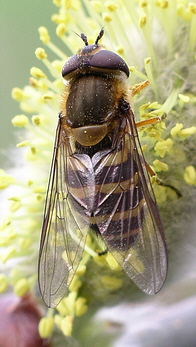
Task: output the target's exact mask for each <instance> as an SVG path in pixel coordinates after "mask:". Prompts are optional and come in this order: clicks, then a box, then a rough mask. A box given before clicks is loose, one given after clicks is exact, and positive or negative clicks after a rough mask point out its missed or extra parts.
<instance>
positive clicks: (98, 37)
mask: <svg viewBox="0 0 196 347" xmlns="http://www.w3.org/2000/svg"><path fill="white" fill-rule="evenodd" d="M103 28H104V27H103ZM103 28H101V30H100V32H99V34H98V36H97V38H96V40H95V45H97V44H98V42H99V40H101V38H102V36H103V34H104V30H103Z"/></svg>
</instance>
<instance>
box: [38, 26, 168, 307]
mask: <svg viewBox="0 0 196 347" xmlns="http://www.w3.org/2000/svg"><path fill="white" fill-rule="evenodd" d="M103 33H104V31H103V29H102V30H101V31H100V33H99V35H98V37H97V39H96V41H95V43H94V44H92V45H89V44H88V41H87V37H86V36H85V35H84V34H81V38H82V40H83V41H84V43H85V46H84V48H83V49H82V50H81V51H80V52H79V53H78V54H76V55H74V56H72V57H71V58H70V59H69V60H68V61H67V62H66V63H65V64H64V66H63V69H62V76H63V78H64V80H65V82H66V83H67V87H66V88H67V92H66V95H65V97H64V101H63V105H62V111H61V112H60V114H59V119H58V125H57V130H56V139H55V143H54V153H53V159H52V165H51V171H50V177H49V184H48V189H47V196H46V202H45V210H44V220H43V227H42V235H41V242H40V253H39V287H40V292H41V295H42V298H43V300H44V302H45V303H46V305H47V306H49V307H55V306H56V305H57V304H58V303H59V302H60V300H61V299H62V298H63V296H64V295H65V293H66V291H67V289H68V287H69V285H70V283H71V281H72V279H73V276H74V274H75V272H76V270H77V267H78V265H79V263H80V260H81V257H82V253H83V250H84V246H85V240H86V237H87V234H88V232H89V229H91V230H93V232H94V233H95V234H96V235H99V236H101V238H102V240H103V242H104V243H105V247H106V249H108V250H109V251H110V252H111V253H112V255H113V256H114V258H115V259H116V260H117V262H118V263H119V264H120V265H121V266H122V268H123V269H124V271H125V272H126V273H127V275H128V276H129V277H130V278H131V280H132V281H133V282H134V283H135V284H136V285H137V286H138V287H139V288H140V289H141V290H142V291H143V292H145V293H148V294H155V293H157V292H158V291H159V290H160V289H161V287H162V285H163V283H164V281H165V278H166V274H167V247H166V241H165V236H164V231H163V227H162V223H161V219H160V216H159V211H158V208H157V204H156V200H155V196H154V192H153V189H152V186H151V182H150V178H149V167H148V165H147V164H146V162H145V159H144V156H143V154H142V150H141V145H140V142H139V138H138V132H137V127H136V123H135V121H134V114H133V111H132V108H131V104H130V99H131V95H130V90H129V88H128V86H127V83H126V81H127V79H128V77H129V69H128V66H127V64H126V63H125V61H124V60H123V59H122V58H121V57H120V56H119V55H117V54H116V53H113V52H111V51H108V50H106V49H104V48H103V47H102V46H100V45H99V44H98V42H99V40H100V39H101V37H102V36H103ZM141 123H142V122H141Z"/></svg>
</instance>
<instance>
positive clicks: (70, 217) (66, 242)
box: [38, 118, 89, 307]
mask: <svg viewBox="0 0 196 347" xmlns="http://www.w3.org/2000/svg"><path fill="white" fill-rule="evenodd" d="M70 148H71V147H70V143H69V138H68V137H67V136H66V133H65V130H64V129H62V126H61V119H60V118H59V123H58V126H57V131H56V139H55V145H54V153H53V159H52V166H51V171H50V177H49V184H48V190H47V196H46V203H45V211H44V220H43V227H42V234H41V241H40V252H39V265H38V267H39V271H38V281H39V287H40V292H41V295H42V297H43V300H44V302H45V303H46V305H47V306H48V307H55V306H57V304H58V303H59V302H60V300H61V299H62V297H63V296H64V295H65V293H66V291H67V288H68V287H69V284H70V282H71V280H72V278H73V276H74V273H75V271H76V269H77V267H78V265H79V262H80V260H81V256H82V252H83V249H84V245H85V240H86V235H87V232H88V228H89V217H88V216H86V214H85V206H82V205H79V204H78V203H77V201H76V200H75V197H74V192H73V191H72V190H73V186H74V187H75V186H76V185H77V189H78V191H81V192H82V191H83V196H85V194H89V192H88V191H87V192H86V191H85V187H84V188H83V184H84V182H82V180H83V181H85V182H86V183H87V182H88V176H89V169H87V167H88V158H86V157H85V159H86V160H87V163H86V162H85V159H84V160H83V163H82V162H81V161H80V159H79V158H75V157H74V155H72V152H71V149H70ZM85 165H87V167H86V166H85ZM79 174H81V175H79ZM80 176H81V177H80ZM86 190H88V189H87V188H86ZM83 205H84V204H83Z"/></svg>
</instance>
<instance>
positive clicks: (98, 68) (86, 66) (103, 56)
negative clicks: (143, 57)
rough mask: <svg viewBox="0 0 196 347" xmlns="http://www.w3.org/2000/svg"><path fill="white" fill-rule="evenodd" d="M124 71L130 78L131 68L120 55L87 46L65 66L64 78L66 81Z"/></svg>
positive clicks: (95, 46)
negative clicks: (89, 74)
mask: <svg viewBox="0 0 196 347" xmlns="http://www.w3.org/2000/svg"><path fill="white" fill-rule="evenodd" d="M117 71H118V72H120V71H123V72H124V73H125V74H126V76H127V77H129V68H128V66H127V64H126V62H125V61H124V59H123V58H122V57H120V56H119V55H118V54H116V53H114V52H111V51H108V50H106V49H103V48H102V47H101V46H100V45H96V44H94V45H88V46H85V47H84V48H83V49H82V50H81V51H80V52H79V53H78V54H75V55H73V56H72V57H71V58H70V59H69V60H68V61H67V62H66V63H65V64H64V66H63V69H62V76H63V78H64V79H65V80H68V81H69V80H70V79H71V78H72V77H76V76H79V75H81V74H86V73H93V72H98V73H112V72H113V73H115V72H117Z"/></svg>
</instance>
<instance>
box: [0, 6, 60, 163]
mask: <svg viewBox="0 0 196 347" xmlns="http://www.w3.org/2000/svg"><path fill="white" fill-rule="evenodd" d="M0 4H1V5H0V25H1V34H0V47H1V55H0V56H1V58H0V60H1V79H0V119H1V126H0V168H4V169H5V168H9V167H12V166H13V162H12V156H13V154H12V151H11V149H12V148H13V147H15V144H16V143H17V142H18V140H17V138H16V136H15V134H16V130H15V128H14V127H13V126H12V124H11V119H12V118H13V117H14V116H15V115H17V114H21V113H23V112H22V111H21V110H20V108H19V104H18V103H17V102H16V101H15V100H13V99H12V97H11V91H12V89H13V88H14V87H20V88H23V87H24V86H25V85H27V84H28V83H29V82H28V81H29V76H30V69H31V67H32V66H36V67H39V68H41V69H42V68H43V64H42V63H41V62H40V61H38V59H37V58H36V57H35V54H34V52H35V49H36V48H37V47H43V44H42V42H41V41H40V40H39V33H38V30H37V29H38V27H39V26H46V27H47V28H48V30H49V32H50V34H51V38H52V37H54V36H55V27H56V26H55V24H54V23H52V22H51V15H52V14H53V13H55V12H56V6H54V5H53V3H52V1H48V0H41V1H40V0H28V1H27V0H17V1H13V0H7V1H1V2H0ZM6 148H8V149H9V150H8V151H7V150H6V151H5V149H6Z"/></svg>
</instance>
